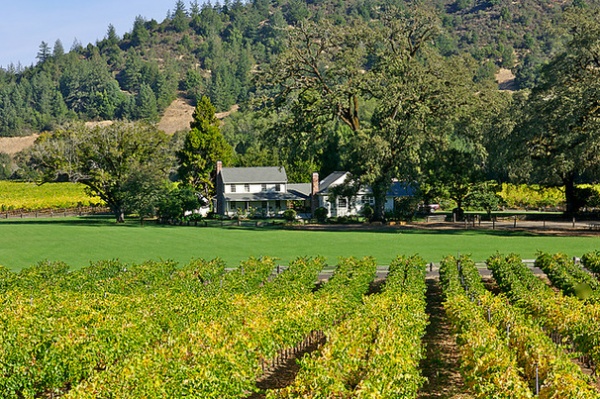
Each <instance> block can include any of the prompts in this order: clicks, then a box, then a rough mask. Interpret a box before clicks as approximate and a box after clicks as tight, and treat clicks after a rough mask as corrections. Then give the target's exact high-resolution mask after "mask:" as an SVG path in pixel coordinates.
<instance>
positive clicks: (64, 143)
mask: <svg viewBox="0 0 600 399" xmlns="http://www.w3.org/2000/svg"><path fill="white" fill-rule="evenodd" d="M167 144H168V137H167V136H166V135H165V134H164V133H162V132H160V131H158V130H157V129H155V128H154V127H152V126H150V125H144V124H131V123H128V124H124V123H119V124H113V125H110V126H98V127H95V128H92V129H88V128H86V127H85V126H84V125H81V124H77V125H71V126H68V127H66V128H64V129H62V130H59V131H57V132H56V133H54V134H47V135H44V136H41V137H40V138H39V139H38V140H37V142H36V143H35V145H34V146H33V147H32V148H31V149H30V150H28V151H27V152H26V153H25V154H23V157H24V158H25V159H24V160H25V162H26V163H27V164H28V165H29V166H30V167H32V168H34V169H35V170H37V171H38V172H39V181H40V182H42V183H44V182H53V181H57V180H68V181H72V182H79V183H82V184H84V185H85V186H86V187H87V188H88V190H89V193H90V195H92V196H98V197H100V198H101V199H102V200H104V202H106V204H107V205H108V206H109V207H110V209H111V210H112V212H113V213H114V215H115V218H116V221H117V222H123V221H124V216H125V214H126V213H128V212H131V211H132V210H134V209H135V210H138V211H140V210H142V209H146V208H147V204H146V203H144V204H142V201H147V200H148V199H149V198H152V196H153V194H152V193H155V192H157V191H159V190H161V189H162V188H163V186H164V184H165V182H166V181H167V179H168V174H169V171H170V170H169V169H170V165H171V161H170V157H171V155H170V152H169V148H168V145H167ZM142 186H143V189H142Z"/></svg>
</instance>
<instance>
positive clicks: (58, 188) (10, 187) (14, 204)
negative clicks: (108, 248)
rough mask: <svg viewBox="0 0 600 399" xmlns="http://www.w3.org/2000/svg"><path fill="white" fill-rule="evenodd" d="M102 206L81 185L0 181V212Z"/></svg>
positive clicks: (97, 199)
mask: <svg viewBox="0 0 600 399" xmlns="http://www.w3.org/2000/svg"><path fill="white" fill-rule="evenodd" d="M95 205H103V202H102V201H101V200H100V198H97V197H90V196H88V195H87V194H86V192H85V188H84V186H83V185H81V184H75V183H47V184H43V185H37V184H35V183H20V182H10V181H0V211H11V210H22V211H35V210H39V209H58V208H75V207H78V206H95Z"/></svg>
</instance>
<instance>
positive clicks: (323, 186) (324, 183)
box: [319, 171, 348, 193]
mask: <svg viewBox="0 0 600 399" xmlns="http://www.w3.org/2000/svg"><path fill="white" fill-rule="evenodd" d="M346 173H348V172H343V171H335V172H333V173H331V174H330V175H329V176H327V177H326V178H324V179H323V180H321V182H320V183H319V192H320V193H324V192H327V190H328V189H329V186H330V185H331V183H333V182H335V181H336V180H337V179H339V178H340V177H342V176H344V175H345V174H346Z"/></svg>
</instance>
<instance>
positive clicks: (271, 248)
mask: <svg viewBox="0 0 600 399" xmlns="http://www.w3.org/2000/svg"><path fill="white" fill-rule="evenodd" d="M0 237H2V238H1V240H0V265H2V266H5V267H7V268H8V269H10V270H14V271H18V270H20V269H22V268H24V267H28V266H31V265H33V264H36V263H37V262H39V261H42V260H50V261H63V262H66V263H67V264H68V265H69V266H70V267H71V268H72V269H78V268H81V267H84V266H87V265H89V263H90V262H93V261H97V260H103V259H120V260H121V261H124V262H128V263H140V262H143V261H146V260H174V261H177V262H178V263H180V264H185V263H187V262H189V261H190V260H191V259H192V258H204V259H213V258H216V257H220V258H222V259H223V260H225V262H227V265H228V266H229V267H235V266H237V265H238V264H239V262H240V261H241V260H244V259H247V258H249V257H251V256H254V257H260V256H270V257H275V258H278V263H280V264H287V263H289V261H290V260H292V259H295V258H297V257H300V256H313V257H314V256H324V257H325V258H326V260H327V262H328V264H330V265H332V264H336V263H337V260H338V258H339V257H348V256H356V257H363V256H373V257H374V258H375V259H376V261H377V263H378V264H380V265H387V264H389V262H390V261H391V260H392V259H393V258H394V257H396V256H397V255H399V254H406V255H412V254H419V255H421V256H422V257H423V258H425V260H427V261H428V262H439V261H440V259H441V258H442V257H443V256H445V255H448V254H452V255H456V254H458V253H460V254H471V255H472V256H473V259H474V260H476V261H484V260H485V259H486V258H487V257H489V256H490V255H492V254H493V253H495V252H497V251H499V252H501V253H511V252H514V253H517V254H519V255H521V256H522V257H523V258H525V259H528V258H534V257H535V254H536V252H537V251H547V252H551V253H556V252H564V253H566V254H568V255H569V256H581V255H582V254H583V253H585V252H589V251H592V250H596V249H600V236H598V237H557V236H546V235H533V234H526V233H523V232H506V231H482V230H477V231H475V230H456V231H447V230H446V231H443V230H439V231H432V230H421V231H417V230H382V231H308V230H285V229H281V228H257V229H245V228H218V227H186V226H161V225H156V224H146V225H144V226H141V225H140V224H139V222H136V221H128V222H127V223H125V224H124V225H116V224H115V223H114V222H113V219H111V218H101V217H96V218H94V217H82V218H61V219H60V220H59V219H45V220H44V219H32V220H27V219H23V220H21V219H19V220H14V219H13V220H10V219H9V220H5V221H0Z"/></svg>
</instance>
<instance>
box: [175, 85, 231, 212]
mask: <svg viewBox="0 0 600 399" xmlns="http://www.w3.org/2000/svg"><path fill="white" fill-rule="evenodd" d="M193 117H194V120H193V121H192V122H191V123H190V127H191V130H190V131H189V132H188V133H187V135H186V136H185V140H184V143H183V148H181V149H180V150H179V151H177V160H178V163H179V169H178V173H179V179H180V180H181V181H182V182H183V183H184V184H185V185H188V186H190V187H192V188H193V189H194V190H196V191H197V192H199V193H201V194H202V196H203V197H204V198H205V199H206V200H209V201H210V199H211V198H212V197H213V195H214V188H215V185H214V182H215V179H216V167H217V161H222V162H223V163H224V164H227V163H228V162H229V161H230V160H231V157H232V148H231V146H230V145H229V144H228V143H227V142H226V141H225V139H224V137H223V135H222V134H221V130H220V128H219V123H220V122H219V120H218V119H217V118H216V116H215V107H214V106H213V105H212V104H211V102H210V100H209V99H208V97H206V96H204V97H202V98H201V99H200V101H199V102H198V105H197V106H196V109H195V111H194V116H193Z"/></svg>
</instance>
